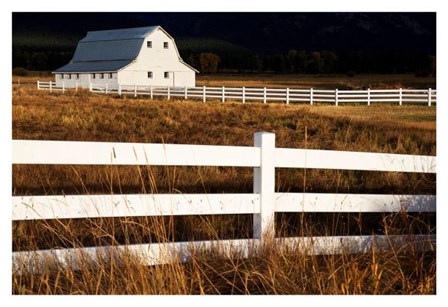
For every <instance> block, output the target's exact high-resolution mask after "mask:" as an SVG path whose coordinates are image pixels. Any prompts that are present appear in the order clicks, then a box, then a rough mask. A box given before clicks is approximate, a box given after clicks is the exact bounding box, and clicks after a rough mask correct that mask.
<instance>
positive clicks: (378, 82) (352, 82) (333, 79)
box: [197, 74, 436, 89]
mask: <svg viewBox="0 0 448 307" xmlns="http://www.w3.org/2000/svg"><path fill="white" fill-rule="evenodd" d="M197 84H198V85H200V86H202V85H206V86H246V87H283V88H285V87H290V88H306V89H308V88H321V89H336V88H338V89H367V88H371V89H389V88H391V89H392V88H416V89H425V88H433V89H435V88H436V79H435V78H434V77H425V78H420V77H419V78H417V77H415V76H414V75H409V74H408V75H399V74H397V75H374V74H370V75H369V74H367V75H362V74H361V75H355V76H353V77H347V76H345V75H311V76H310V75H209V76H207V75H198V76H197Z"/></svg>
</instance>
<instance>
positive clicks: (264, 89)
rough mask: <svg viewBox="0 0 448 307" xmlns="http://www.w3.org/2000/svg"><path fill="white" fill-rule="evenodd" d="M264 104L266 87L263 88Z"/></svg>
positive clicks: (264, 101)
mask: <svg viewBox="0 0 448 307" xmlns="http://www.w3.org/2000/svg"><path fill="white" fill-rule="evenodd" d="M263 103H264V104H266V87H264V88H263Z"/></svg>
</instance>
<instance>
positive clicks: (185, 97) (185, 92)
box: [184, 85, 188, 100]
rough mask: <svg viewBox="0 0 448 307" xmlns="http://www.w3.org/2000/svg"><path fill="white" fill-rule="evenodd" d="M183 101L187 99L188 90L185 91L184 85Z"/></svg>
mask: <svg viewBox="0 0 448 307" xmlns="http://www.w3.org/2000/svg"><path fill="white" fill-rule="evenodd" d="M184 99H185V100H187V99H188V89H187V86H186V85H185V88H184Z"/></svg>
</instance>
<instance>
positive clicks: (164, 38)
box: [53, 26, 198, 88]
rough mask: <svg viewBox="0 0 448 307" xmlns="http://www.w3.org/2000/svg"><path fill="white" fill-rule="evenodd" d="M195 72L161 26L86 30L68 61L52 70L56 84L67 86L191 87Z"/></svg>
mask: <svg viewBox="0 0 448 307" xmlns="http://www.w3.org/2000/svg"><path fill="white" fill-rule="evenodd" d="M196 73H198V71H197V70H196V69H194V68H193V67H191V66H190V65H188V64H187V63H185V62H184V61H183V60H182V58H181V57H180V54H179V51H178V50H177V47H176V43H175V42H174V39H173V38H172V37H171V36H170V35H169V34H168V33H167V32H166V31H165V30H164V29H162V27H160V26H150V27H140V28H129V29H118V30H105V31H92V32H88V33H87V35H86V37H84V38H83V39H82V40H80V41H79V43H78V46H77V47H76V51H75V54H74V55H73V58H72V60H71V61H70V63H68V64H67V65H65V66H62V67H61V68H59V69H57V70H55V71H54V72H53V74H54V75H55V79H56V86H58V87H62V84H63V83H64V86H65V87H66V88H70V87H77V86H78V87H83V88H89V84H90V83H91V82H92V83H94V84H100V85H106V84H107V85H108V86H110V87H118V85H143V86H149V85H151V86H174V87H177V86H179V87H185V86H186V87H194V86H195V83H196Z"/></svg>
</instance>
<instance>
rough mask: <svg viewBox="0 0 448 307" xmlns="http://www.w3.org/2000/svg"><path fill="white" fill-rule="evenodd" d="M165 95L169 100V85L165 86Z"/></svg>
mask: <svg viewBox="0 0 448 307" xmlns="http://www.w3.org/2000/svg"><path fill="white" fill-rule="evenodd" d="M166 97H167V99H168V100H170V87H169V86H167V87H166Z"/></svg>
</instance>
